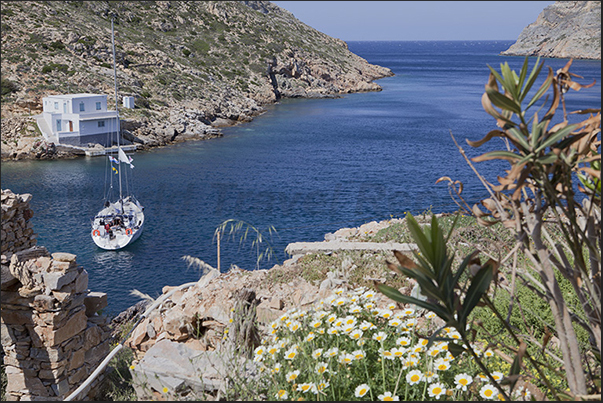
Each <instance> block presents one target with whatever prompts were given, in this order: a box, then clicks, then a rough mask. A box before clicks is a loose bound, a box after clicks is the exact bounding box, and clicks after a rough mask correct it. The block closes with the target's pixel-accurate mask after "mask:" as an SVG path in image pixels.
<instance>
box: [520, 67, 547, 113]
mask: <svg viewBox="0 0 603 403" xmlns="http://www.w3.org/2000/svg"><path fill="white" fill-rule="evenodd" d="M552 82H553V74H552V73H549V75H548V76H547V78H546V80H544V82H543V83H542V85H541V86H540V88H539V89H538V91H536V94H534V96H533V97H532V100H531V101H530V102H529V103H528V106H526V110H527V109H529V108H530V106H532V105H534V103H536V102H537V101H538V100H539V99H540V98H541V97H542V95H543V94H544V93H545V92H547V90H548V89H549V88H550V86H551V83H552Z"/></svg>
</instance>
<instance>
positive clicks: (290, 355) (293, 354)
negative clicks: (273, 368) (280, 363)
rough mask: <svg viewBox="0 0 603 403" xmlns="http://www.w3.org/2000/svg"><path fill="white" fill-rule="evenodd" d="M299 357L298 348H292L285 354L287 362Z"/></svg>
mask: <svg viewBox="0 0 603 403" xmlns="http://www.w3.org/2000/svg"><path fill="white" fill-rule="evenodd" d="M296 356H297V348H295V347H291V348H290V349H289V350H287V351H286V352H285V360H292V359H294V358H295V357H296Z"/></svg>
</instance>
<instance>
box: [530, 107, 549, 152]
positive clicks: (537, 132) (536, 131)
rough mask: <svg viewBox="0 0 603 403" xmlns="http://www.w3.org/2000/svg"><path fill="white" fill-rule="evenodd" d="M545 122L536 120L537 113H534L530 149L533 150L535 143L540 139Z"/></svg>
mask: <svg viewBox="0 0 603 403" xmlns="http://www.w3.org/2000/svg"><path fill="white" fill-rule="evenodd" d="M546 124H547V122H538V113H535V114H534V122H533V123H532V133H531V134H530V150H532V151H533V150H534V148H536V144H538V141H539V140H540V136H541V135H542V130H543V129H544V126H545V125H546Z"/></svg>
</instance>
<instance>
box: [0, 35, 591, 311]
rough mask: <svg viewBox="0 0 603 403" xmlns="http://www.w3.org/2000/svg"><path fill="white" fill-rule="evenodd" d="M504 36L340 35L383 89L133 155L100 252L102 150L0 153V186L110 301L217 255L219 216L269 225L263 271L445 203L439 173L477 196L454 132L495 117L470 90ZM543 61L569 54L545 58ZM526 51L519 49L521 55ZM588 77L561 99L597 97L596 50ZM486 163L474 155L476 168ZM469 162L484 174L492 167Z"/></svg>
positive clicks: (229, 253) (239, 261) (278, 110)
mask: <svg viewBox="0 0 603 403" xmlns="http://www.w3.org/2000/svg"><path fill="white" fill-rule="evenodd" d="M511 43H512V42H509V41H489V42H477V41H471V42H460V41H459V42H441V41H438V42H350V43H349V47H350V50H351V51H352V52H354V53H356V54H358V55H360V56H362V57H364V58H366V59H367V60H368V61H369V62H370V63H374V64H378V65H381V66H385V67H389V68H390V69H392V71H393V72H394V73H395V74H396V75H395V76H394V77H388V78H384V79H381V80H378V81H377V82H378V83H379V84H380V85H381V86H382V87H383V91H381V92H371V93H362V94H350V95H345V96H343V97H341V98H338V99H293V100H282V101H281V102H279V103H278V104H277V105H273V106H269V107H268V108H267V111H266V113H264V114H263V115H262V116H260V117H258V118H256V119H255V120H254V121H252V122H250V123H246V124H242V125H239V126H235V127H231V128H227V129H224V136H223V137H221V138H218V139H213V140H209V141H197V142H188V143H182V144H177V145H173V146H169V147H164V148H157V149H153V150H151V151H148V152H137V153H135V154H134V155H133V158H134V160H135V162H134V165H135V166H136V168H135V169H134V170H133V174H134V177H135V189H134V190H135V194H136V195H137V197H138V199H139V200H140V201H141V203H142V204H143V205H144V206H145V214H146V217H147V224H146V225H145V232H144V233H143V235H142V236H141V238H140V239H139V240H138V241H136V243H134V244H133V245H131V246H130V247H128V248H126V249H124V250H121V251H117V252H115V251H103V250H100V249H98V248H97V247H96V245H94V243H93V242H92V240H91V238H90V219H91V218H92V216H93V215H94V214H95V212H96V211H95V210H96V209H97V207H98V206H99V204H100V200H101V198H102V190H103V186H104V184H103V180H104V173H103V170H104V166H105V161H104V159H103V158H101V157H96V158H79V159H75V160H65V161H18V162H2V188H3V189H7V188H8V189H11V190H12V191H13V192H15V193H31V194H32V195H33V199H32V202H31V205H32V208H33V210H34V218H33V219H32V221H33V225H34V231H35V232H36V233H37V234H38V244H39V245H43V246H45V247H46V248H47V249H48V250H49V251H50V252H69V253H74V254H76V255H77V262H78V264H79V265H81V266H83V267H84V268H85V269H86V270H87V271H88V273H89V278H90V280H89V288H90V289H91V290H92V291H102V292H106V293H107V294H108V297H109V306H108V308H107V311H108V312H112V313H117V312H120V311H122V310H124V309H126V308H127V307H128V306H131V305H133V304H134V303H136V302H137V301H139V299H138V298H137V297H134V296H132V295H130V290H132V289H137V290H139V291H142V292H144V293H147V294H149V295H151V296H152V297H156V296H158V295H159V294H160V293H161V288H162V287H163V286H166V285H170V286H175V285H180V284H183V283H186V282H189V281H194V280H196V279H198V273H197V272H196V271H195V270H194V269H193V268H188V267H187V266H186V263H185V262H184V261H183V260H182V259H181V257H182V256H184V255H191V256H195V257H198V258H200V259H202V260H204V261H206V262H207V263H209V264H211V265H213V266H215V265H216V260H217V255H216V242H215V239H214V238H213V235H214V231H215V229H216V227H217V226H218V225H219V224H220V223H221V222H223V221H224V220H227V219H237V220H243V221H245V222H248V223H250V224H252V225H254V226H255V227H257V228H258V229H259V230H260V231H262V232H264V233H265V232H266V231H267V228H268V226H274V227H275V228H276V230H277V234H276V236H275V237H274V238H273V239H272V246H273V248H274V256H273V258H272V260H270V261H269V262H263V263H262V265H261V268H270V267H272V265H274V264H280V263H282V262H283V261H284V260H285V259H287V258H288V256H286V254H285V253H284V249H285V247H286V246H287V244H288V243H291V242H297V241H320V240H322V239H323V237H324V234H325V233H328V232H334V231H336V230H337V229H339V228H342V227H355V226H359V225H361V224H363V223H365V222H368V221H372V220H377V221H379V220H385V219H387V218H390V217H403V215H404V213H405V212H411V213H413V214H418V213H421V212H423V211H425V210H428V209H431V210H433V211H434V212H452V211H455V210H456V205H455V204H454V203H453V202H452V200H451V199H450V196H449V194H448V190H447V186H446V185H445V184H437V185H436V184H435V181H436V180H437V179H438V178H439V177H441V176H444V175H447V176H450V177H451V178H453V179H459V180H461V181H463V182H464V184H465V191H464V194H465V196H466V198H467V199H468V200H469V201H477V200H478V199H479V198H480V197H482V196H483V195H484V194H483V192H484V190H483V187H482V186H481V185H480V184H479V182H478V180H477V178H476V177H475V175H474V174H473V173H472V172H471V170H470V168H469V166H468V165H467V163H466V162H465V161H464V159H463V158H462V156H461V155H460V153H459V152H458V150H457V149H456V147H455V146H454V143H453V142H452V139H451V137H450V132H452V133H453V135H454V136H455V138H456V139H457V141H459V143H460V144H461V145H462V146H463V148H464V149H465V151H467V153H468V154H469V155H470V156H475V155H478V154H481V153H482V152H484V151H486V149H483V150H482V149H479V150H474V149H471V147H469V146H468V145H467V144H466V143H465V141H464V140H465V139H466V138H467V139H470V140H477V139H480V138H482V137H483V136H484V135H485V134H486V133H487V132H488V131H490V130H492V129H493V128H495V122H494V119H493V118H492V117H491V116H490V115H488V114H487V113H486V112H484V111H483V108H482V106H481V102H480V98H481V95H482V93H483V90H484V84H485V82H486V81H487V79H488V73H489V70H488V66H487V65H488V64H489V65H490V66H492V67H494V68H496V69H497V70H498V69H499V64H500V63H502V62H505V61H507V62H509V64H510V65H511V67H512V68H514V69H519V68H520V66H521V64H522V63H523V58H521V57H501V56H498V53H499V52H501V51H502V50H505V49H507V48H508V46H509V45H510V44H511ZM544 61H545V68H546V66H551V68H552V69H553V71H555V70H556V69H558V68H561V67H563V65H565V63H566V62H567V60H557V59H545V60H544ZM534 62H535V58H530V65H532V64H533V63H534ZM571 71H572V72H574V73H575V74H579V75H580V76H582V77H584V79H578V81H579V82H581V83H585V84H586V83H590V82H592V80H593V79H596V80H597V84H596V85H595V87H593V88H592V89H586V90H582V91H580V92H571V93H570V94H569V95H568V109H570V110H573V109H580V108H587V107H599V108H600V103H601V86H600V79H601V63H600V61H586V60H584V61H582V60H577V61H574V64H573V67H572V69H571ZM482 165H483V166H482ZM482 165H477V168H478V169H480V172H482V173H483V174H485V175H486V176H487V177H488V178H490V179H492V180H494V178H495V175H496V174H497V173H498V172H499V171H500V169H504V168H506V166H505V165H502V164H499V165H496V164H482ZM252 239H253V237H252V235H251V234H250V235H249V238H248V240H247V241H246V242H244V243H243V244H242V245H239V242H238V238H237V239H234V240H233V239H231V240H227V239H224V240H223V241H222V243H221V266H222V268H223V269H227V268H228V267H229V266H230V265H231V264H236V265H238V266H240V267H241V268H244V269H248V270H252V269H254V268H255V255H254V254H253V251H252V250H251V240H252Z"/></svg>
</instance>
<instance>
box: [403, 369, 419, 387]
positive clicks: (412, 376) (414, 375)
mask: <svg viewBox="0 0 603 403" xmlns="http://www.w3.org/2000/svg"><path fill="white" fill-rule="evenodd" d="M422 380H423V373H422V372H421V371H419V370H418V369H413V370H412V371H408V373H407V374H406V382H408V384H409V385H416V384H417V383H419V382H421V381H422Z"/></svg>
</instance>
